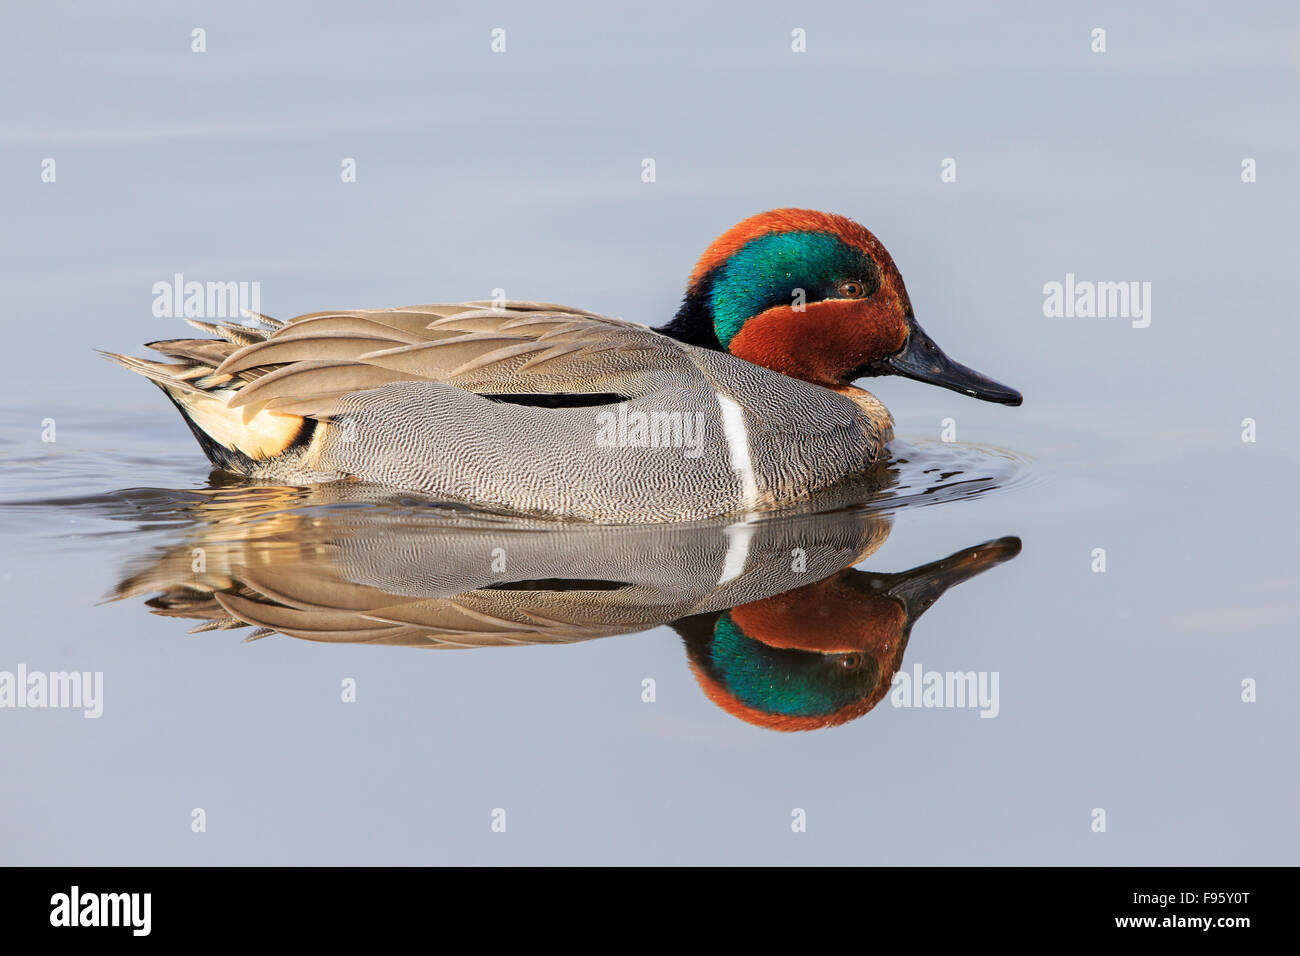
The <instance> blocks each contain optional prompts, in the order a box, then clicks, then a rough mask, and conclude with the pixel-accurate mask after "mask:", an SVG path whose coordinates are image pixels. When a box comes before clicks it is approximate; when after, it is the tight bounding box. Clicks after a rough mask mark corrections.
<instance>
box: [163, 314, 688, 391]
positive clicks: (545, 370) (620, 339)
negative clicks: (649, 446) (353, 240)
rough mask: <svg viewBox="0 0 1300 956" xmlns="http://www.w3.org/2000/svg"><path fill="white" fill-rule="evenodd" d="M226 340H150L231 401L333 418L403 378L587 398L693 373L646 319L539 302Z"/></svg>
mask: <svg viewBox="0 0 1300 956" xmlns="http://www.w3.org/2000/svg"><path fill="white" fill-rule="evenodd" d="M235 328H239V327H235ZM224 344H225V343H220V344H216V345H214V343H212V342H211V341H205V340H182V341H179V342H162V343H154V347H155V348H159V350H160V351H163V352H164V353H165V354H168V355H169V356H171V357H173V358H179V359H182V360H183V361H186V362H190V363H193V364H194V367H193V368H191V369H189V370H187V371H186V372H184V373H183V374H184V375H185V376H186V378H187V380H188V381H190V382H192V383H193V384H194V386H196V387H198V388H201V389H214V388H234V389H237V390H238V394H236V395H234V396H233V397H231V399H230V402H229V406H230V407H231V408H240V407H242V408H245V409H246V410H247V411H246V414H251V413H255V412H257V411H260V410H262V409H267V410H272V411H277V412H281V413H286V414H293V415H303V416H311V417H328V416H329V415H330V414H332V413H333V412H334V411H335V409H336V406H337V403H338V401H339V400H340V399H342V398H343V397H344V396H346V395H349V394H351V393H353V392H357V391H362V390H365V389H369V388H377V387H380V386H382V385H386V384H388V383H390V382H396V381H411V380H427V381H437V382H445V383H447V384H449V385H455V386H457V387H459V388H463V389H465V390H466V391H471V392H476V393H479V394H482V395H486V396H497V397H510V398H511V399H512V400H520V401H525V402H528V403H535V404H564V403H566V401H568V400H569V399H570V397H578V398H575V399H573V401H572V403H573V404H583V403H584V402H583V401H582V399H581V398H580V397H582V396H585V397H586V399H587V401H586V402H585V403H587V404H589V403H590V401H591V400H592V397H593V396H600V397H603V400H607V401H614V400H617V399H618V398H632V397H637V396H639V395H644V394H648V393H650V392H652V391H654V390H655V389H657V388H660V387H662V386H663V385H664V384H665V383H666V382H669V381H671V380H672V379H673V378H674V377H680V376H682V375H689V374H691V372H692V371H694V366H693V365H692V363H691V360H690V358H689V357H688V356H687V354H686V353H685V352H684V351H683V349H682V348H681V347H680V346H678V345H677V344H676V343H674V342H673V340H672V339H669V338H668V337H667V336H664V335H661V334H659V333H658V332H654V331H652V330H651V329H649V328H646V327H645V326H642V325H636V324H634V323H631V322H626V321H624V320H622V319H615V318H610V317H608V316H602V315H597V314H595V313H592V312H585V311H582V310H579V309H572V308H568V307H565V306H559V305H553V304H550V303H541V302H506V303H504V304H501V305H493V303H490V302H466V303H460V304H454V305H450V304H449V305H420V306H408V307H406V308H400V309H373V310H359V311H349V312H317V313H312V314H309V315H302V316H299V317H297V318H295V319H290V320H289V321H287V322H285V323H283V324H279V323H277V324H276V325H275V326H274V327H273V328H272V329H271V330H270V331H269V332H264V333H261V334H260V335H258V336H257V337H256V338H255V339H254V340H252V341H246V342H242V343H232V344H233V345H235V347H234V348H226V349H222V348H221V346H222V345H224ZM223 351H224V353H225V354H224V355H222V354H221V352H223ZM214 357H219V361H216V362H214V361H213V358H214Z"/></svg>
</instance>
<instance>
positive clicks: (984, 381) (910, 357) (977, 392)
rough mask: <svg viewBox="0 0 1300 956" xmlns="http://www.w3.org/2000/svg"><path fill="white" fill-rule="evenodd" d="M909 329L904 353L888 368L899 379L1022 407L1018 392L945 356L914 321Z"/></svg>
mask: <svg viewBox="0 0 1300 956" xmlns="http://www.w3.org/2000/svg"><path fill="white" fill-rule="evenodd" d="M909 325H910V326H911V333H910V334H909V335H908V337H907V344H906V345H904V346H903V349H902V351H900V352H897V353H895V354H894V355H891V356H889V357H888V358H887V359H885V360H884V363H883V364H884V365H885V366H886V368H888V369H889V370H890V371H892V372H894V373H895V374H897V375H905V376H906V377H907V378H914V379H916V380H917V381H918V382H928V383H929V384H931V385H938V386H939V387H940V388H950V389H952V390H953V391H954V392H961V393H962V394H964V395H970V396H972V397H974V398H978V399H982V400H983V401H986V402H997V403H998V404H1000V405H1019V404H1020V403H1021V402H1022V401H1023V400H1024V399H1023V398H1022V397H1021V395H1020V393H1019V392H1017V391H1016V390H1015V389H1014V388H1010V387H1008V386H1006V385H1003V384H1002V383H1001V382H995V381H993V379H991V378H989V377H988V376H986V375H981V374H980V373H979V372H977V371H975V370H974V369H973V368H967V367H966V366H965V365H962V364H961V363H959V362H954V361H953V360H952V359H950V358H948V356H946V355H944V354H943V349H941V348H939V346H937V345H935V344H934V339H932V338H930V336H928V335H926V334H925V330H924V329H923V328H921V327H920V326H919V325H917V324H916V320H915V319H913V320H912V321H911V322H910V323H909Z"/></svg>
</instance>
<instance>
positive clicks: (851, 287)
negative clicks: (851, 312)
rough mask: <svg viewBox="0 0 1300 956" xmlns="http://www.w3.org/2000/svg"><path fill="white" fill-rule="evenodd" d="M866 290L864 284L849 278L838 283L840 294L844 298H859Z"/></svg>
mask: <svg viewBox="0 0 1300 956" xmlns="http://www.w3.org/2000/svg"><path fill="white" fill-rule="evenodd" d="M866 291H867V289H866V286H864V285H863V284H862V283H861V282H856V281H854V280H853V279H850V280H849V281H848V282H841V283H840V295H841V296H843V297H844V298H846V299H860V298H862V296H863V294H865V293H866Z"/></svg>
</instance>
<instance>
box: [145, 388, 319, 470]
mask: <svg viewBox="0 0 1300 956" xmlns="http://www.w3.org/2000/svg"><path fill="white" fill-rule="evenodd" d="M168 391H169V392H171V394H172V397H173V398H175V399H176V401H177V402H179V403H180V404H181V405H182V406H183V407H184V409H185V411H186V413H187V414H188V415H189V416H190V418H191V419H193V421H194V424H195V425H197V426H199V428H201V429H203V431H205V432H206V433H207V434H208V436H209V437H210V438H211V439H212V440H213V441H215V442H216V443H217V444H218V445H221V446H223V447H225V448H229V449H231V450H233V451H239V452H243V453H244V454H245V455H247V456H248V457H249V458H256V459H264V458H274V457H275V456H276V455H279V454H281V453H283V452H284V450H285V449H286V448H288V447H289V446H290V445H292V444H293V442H294V439H296V438H297V437H298V435H299V434H301V433H302V426H303V418H302V416H300V415H283V414H281V413H279V412H271V411H266V410H263V411H260V412H257V413H256V414H254V415H250V416H248V417H247V421H245V412H246V409H243V408H230V407H229V406H228V405H227V404H226V403H227V402H228V401H229V400H230V399H231V397H233V396H234V395H237V394H238V392H237V391H236V390H235V389H233V388H222V389H218V390H216V391H213V392H203V393H200V392H194V391H183V390H180V389H176V390H172V389H168Z"/></svg>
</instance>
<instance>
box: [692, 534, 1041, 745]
mask: <svg viewBox="0 0 1300 956" xmlns="http://www.w3.org/2000/svg"><path fill="white" fill-rule="evenodd" d="M1019 553H1020V539H1019V538H1014V537H1009V538H999V539H998V540H996V541H987V542H985V543H984V544H980V545H976V546H975V547H973V548H966V549H964V550H962V551H958V552H957V553H956V554H952V555H949V556H948V557H946V558H944V559H943V560H941V561H935V562H932V563H931V564H926V565H922V566H921V567H917V568H912V569H911V570H910V571H903V572H900V573H898V574H874V573H870V572H867V571H859V570H857V569H856V568H852V567H850V568H845V569H844V570H843V571H839V572H837V573H836V574H833V575H831V576H830V577H828V578H826V579H825V580H822V581H818V582H816V583H814V584H808V585H805V586H804V587H801V588H796V589H794V590H793V591H787V592H785V593H784V594H778V595H775V596H774V597H769V598H765V599H763V600H761V601H753V602H751V603H749V604H743V605H740V606H739V607H734V608H732V609H731V610H730V611H724V612H722V613H721V614H718V615H701V616H700V617H698V618H686V619H685V620H683V621H678V622H676V623H675V624H674V627H676V628H677V630H678V632H679V633H680V634H681V635H682V636H683V638H684V639H685V641H686V653H687V657H688V658H689V660H690V665H691V670H692V672H693V673H694V674H695V679H696V680H697V681H698V682H699V684H700V687H701V688H702V689H703V691H704V693H705V694H706V695H707V696H708V698H709V699H710V700H711V701H713V703H715V704H717V705H718V706H719V707H721V708H722V709H723V710H725V711H727V712H728V713H729V714H732V715H733V716H736V717H739V718H740V719H741V720H744V721H746V722H748V723H751V724H756V725H758V726H760V727H768V728H770V729H772V730H786V731H792V730H816V729H818V728H820V727H832V726H835V725H837V724H843V723H845V722H847V721H850V720H854V719H856V718H858V717H861V716H862V715H863V714H865V713H867V711H869V710H871V709H872V708H873V707H875V706H876V704H878V703H879V702H880V700H881V699H882V698H883V697H884V696H885V695H886V694H887V693H889V689H890V687H891V686H892V684H893V680H894V674H895V673H896V672H897V671H898V668H899V666H900V665H901V664H902V661H903V651H904V649H906V647H907V641H908V638H909V637H910V636H911V633H912V625H913V624H915V623H916V620H917V618H919V617H920V616H921V615H922V614H924V613H925V612H926V611H927V610H928V609H929V608H930V607H931V606H932V605H933V604H934V602H935V601H937V600H938V599H939V598H940V597H941V596H942V595H943V593H944V592H945V591H947V590H948V589H949V588H951V587H953V586H954V585H957V584H960V583H961V582H962V581H968V580H970V579H971V578H973V577H975V576H976V575H977V574H981V573H983V572H984V571H987V570H988V569H989V568H992V567H995V566H996V565H999V564H1002V563H1003V562H1005V561H1010V560H1011V559H1012V558H1014V557H1015V556H1016V555H1018V554H1019Z"/></svg>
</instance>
